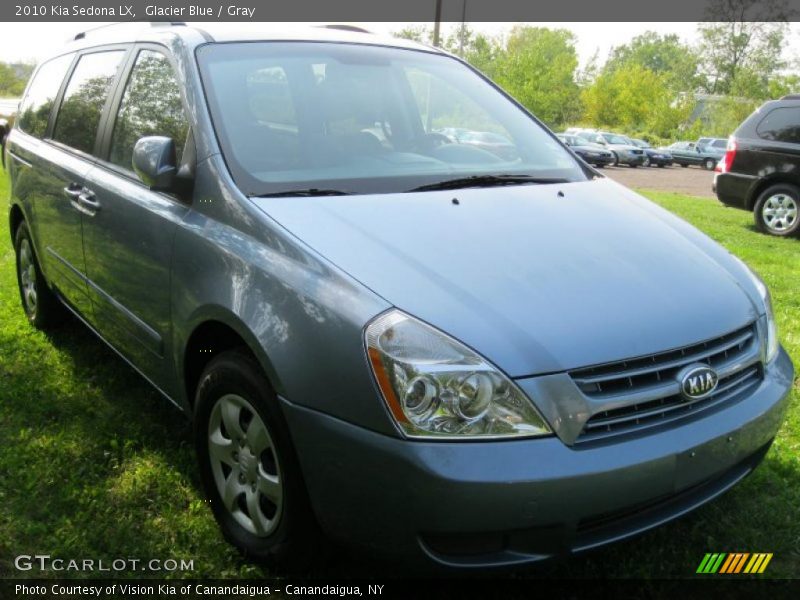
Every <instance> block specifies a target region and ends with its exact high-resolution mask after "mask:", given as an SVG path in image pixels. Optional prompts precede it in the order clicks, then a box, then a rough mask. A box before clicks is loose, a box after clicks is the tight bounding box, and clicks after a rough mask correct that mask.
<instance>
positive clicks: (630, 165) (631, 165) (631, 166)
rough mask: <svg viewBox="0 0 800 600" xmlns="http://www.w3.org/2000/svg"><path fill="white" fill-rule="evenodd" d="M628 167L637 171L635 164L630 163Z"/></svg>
mask: <svg viewBox="0 0 800 600" xmlns="http://www.w3.org/2000/svg"><path fill="white" fill-rule="evenodd" d="M628 166H629V167H630V168H631V169H638V168H639V165H637V164H636V163H631V164H629V165H628Z"/></svg>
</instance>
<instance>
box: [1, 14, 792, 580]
mask: <svg viewBox="0 0 800 600" xmlns="http://www.w3.org/2000/svg"><path fill="white" fill-rule="evenodd" d="M250 31H253V30H250ZM310 82H311V83H312V84H311V85H309V83H310ZM420 82H423V83H424V85H419V83H420ZM262 84H268V85H262ZM429 94H430V95H431V97H433V98H436V99H437V101H436V102H435V103H430V102H427V100H428V95H429ZM464 106H474V107H481V111H480V114H478V115H476V114H475V113H474V112H471V111H465V110H463V107H464ZM423 110H431V111H433V112H432V113H429V114H423V112H422V111H423ZM431 123H436V124H437V127H454V128H465V129H469V130H471V131H478V130H481V128H483V129H484V130H486V129H488V130H491V131H503V132H505V133H504V134H503V135H504V137H505V138H507V140H508V142H509V143H510V144H512V145H513V146H514V149H515V154H516V158H515V159H514V160H506V159H504V158H502V157H501V156H500V155H498V154H497V153H495V152H492V151H488V150H486V149H485V148H483V147H478V146H471V145H469V144H463V143H462V144H458V143H452V142H450V141H449V140H447V139H444V136H443V135H442V134H441V133H438V132H435V131H433V130H432V129H431ZM375 128H378V129H379V130H380V131H382V132H383V133H384V135H383V136H382V137H381V138H379V137H378V136H376V135H375V134H373V133H372V131H371V130H373V129H375ZM431 134H433V135H431ZM609 145H610V146H611V147H612V148H614V147H615V146H616V144H615V143H614V142H613V139H612V141H611V142H609ZM639 151H640V152H641V150H639ZM8 155H9V157H10V163H9V170H10V181H11V209H10V214H9V220H8V221H7V222H8V223H9V224H10V230H11V236H12V238H13V240H14V249H15V253H16V272H17V282H18V284H19V291H20V298H21V302H22V307H23V309H24V313H25V315H26V317H27V319H28V320H29V321H30V323H31V324H32V325H33V326H35V327H39V328H47V327H52V326H55V325H57V323H58V321H59V319H60V318H61V317H62V316H63V312H64V310H67V311H70V312H72V313H74V314H75V315H77V316H78V318H79V319H80V320H81V321H83V322H84V323H85V324H86V325H87V326H88V327H89V328H91V329H92V330H93V331H94V332H95V333H97V335H98V336H100V337H101V338H102V339H103V340H105V341H106V342H107V343H108V344H109V345H110V346H111V347H112V348H113V349H114V350H115V351H116V352H117V353H119V355H120V356H122V357H123V358H124V359H125V360H126V361H128V362H129V363H130V364H132V365H133V366H134V367H135V368H136V369H137V370H138V371H139V372H140V373H142V374H143V375H144V376H145V377H146V378H147V380H148V381H149V382H151V383H152V384H153V385H154V386H155V387H156V388H157V389H158V390H159V391H160V392H161V393H162V394H163V395H164V396H165V397H166V398H167V399H168V400H170V401H171V402H172V403H174V404H175V405H176V406H177V407H178V408H179V409H180V410H182V411H183V412H184V413H185V414H186V415H188V416H189V417H190V418H191V419H192V420H193V422H194V444H195V449H196V453H197V458H198V464H199V471H200V481H201V482H202V485H203V487H204V490H205V493H206V494H207V496H208V498H209V501H210V508H211V510H212V512H213V514H214V516H215V517H216V519H217V522H218V523H219V526H220V527H221V529H222V531H223V533H224V535H225V537H226V538H227V539H228V540H229V541H230V542H231V543H233V544H234V545H236V546H237V547H238V548H240V549H241V550H242V551H243V552H244V553H245V554H246V556H248V557H251V558H261V559H266V560H269V561H273V562H283V563H289V564H291V565H295V566H297V564H298V562H297V561H304V560H307V559H308V557H309V556H312V555H313V552H314V551H315V550H316V549H317V548H319V547H320V532H324V533H327V534H328V535H330V536H332V537H334V538H337V539H340V540H344V541H347V542H349V543H353V544H359V545H361V546H362V547H364V548H367V549H368V550H369V552H372V553H378V552H383V553H387V554H390V555H394V556H399V557H403V558H404V560H405V561H406V562H403V564H407V563H408V562H410V561H411V560H412V559H419V560H424V561H433V562H435V563H438V564H440V565H446V566H449V567H461V568H474V567H477V566H480V567H486V566H500V565H512V564H513V565H518V564H520V563H525V562H534V561H539V560H542V559H543V558H547V557H551V556H556V555H561V554H564V553H572V552H580V551H583V550H586V549H589V548H595V547H597V546H600V545H602V544H607V543H610V542H613V541H617V540H621V539H623V538H626V537H629V536H632V535H635V534H638V533H640V532H642V531H645V530H647V529H650V528H652V527H655V526H657V525H661V524H663V523H666V522H668V521H670V520H671V519H675V518H677V517H679V516H681V515H684V514H686V513H687V512H688V511H689V510H691V509H694V508H696V507H698V506H700V505H702V504H704V503H706V502H708V501H710V500H712V499H713V498H716V497H717V496H719V495H720V494H721V493H723V492H724V491H725V490H727V489H729V488H730V487H732V486H733V485H735V484H736V483H737V482H738V481H740V480H741V479H742V478H743V477H744V476H745V475H747V474H748V473H749V472H750V471H752V470H753V469H754V468H755V467H756V466H757V465H758V463H759V462H760V461H761V459H762V458H763V457H764V455H765V453H766V452H767V450H768V448H769V446H770V444H771V442H772V440H773V438H774V436H775V434H776V432H777V430H778V427H779V426H780V424H781V421H782V419H783V415H784V413H785V410H786V407H787V403H788V399H789V396H788V394H789V392H790V389H791V387H792V382H793V378H794V373H793V366H792V363H791V361H790V360H789V357H788V355H787V354H786V352H785V351H784V350H783V349H782V348H781V347H780V345H779V343H778V337H777V334H776V331H775V323H774V318H773V314H772V309H771V306H770V300H769V293H768V291H767V289H766V287H765V286H764V284H763V283H762V282H761V280H760V279H759V278H758V276H757V275H756V274H754V273H753V272H752V271H750V270H749V269H748V268H747V267H746V266H745V264H744V263H742V262H741V261H739V260H738V259H736V258H735V257H734V256H732V255H731V254H730V253H729V252H728V251H727V250H725V249H724V248H722V247H721V246H719V245H717V244H716V243H715V242H714V241H712V240H711V239H709V238H708V237H706V236H705V235H703V234H702V233H700V232H699V231H698V230H696V229H694V228H693V227H690V226H689V225H688V224H686V223H685V222H683V221H681V220H680V219H679V218H677V217H675V216H673V215H671V214H669V213H668V212H666V211H664V210H663V209H661V208H659V207H658V206H656V205H654V204H653V203H651V202H650V201H648V200H647V199H645V198H643V197H641V196H639V195H637V194H636V193H634V192H632V191H630V190H628V189H626V188H625V187H623V186H621V185H619V184H617V183H615V182H614V181H612V180H610V179H606V178H596V177H595V173H594V171H593V170H592V169H591V168H590V167H588V166H587V165H586V164H585V163H584V162H583V161H579V160H577V159H576V157H575V156H574V155H573V154H572V153H570V152H568V151H567V149H566V148H564V146H563V144H561V143H559V142H558V140H557V139H556V138H555V137H554V136H553V134H551V133H550V131H549V130H548V129H547V128H546V127H544V126H543V125H542V124H541V123H540V122H539V121H537V120H536V119H535V118H534V117H532V116H531V115H530V114H529V113H528V112H527V111H525V110H523V109H521V108H520V107H519V105H518V104H516V103H515V102H513V101H512V100H511V99H510V98H509V97H508V96H506V95H505V94H504V93H503V92H502V91H500V90H499V89H498V88H496V87H495V86H494V84H492V83H491V82H490V81H488V80H487V79H486V78H484V77H483V76H482V75H481V74H480V73H478V72H477V71H475V70H473V69H472V68H471V67H470V66H468V65H467V64H465V63H463V62H461V61H460V60H458V59H456V58H454V57H452V56H450V55H449V54H446V53H443V52H439V51H438V50H436V49H433V48H430V47H428V46H425V45H421V44H417V43H415V42H411V41H408V40H399V39H396V38H390V37H380V36H377V35H369V34H366V33H355V32H349V31H341V30H333V29H323V28H309V29H307V30H303V31H301V32H299V33H296V34H295V33H291V32H287V31H286V30H285V29H280V30H276V31H275V33H274V34H271V33H269V30H268V29H259V30H257V31H256V32H254V33H250V34H244V33H240V32H237V31H235V30H231V29H230V28H225V29H219V28H217V27H216V26H215V24H214V23H203V25H202V30H198V29H197V28H195V27H194V26H191V25H183V26H180V27H178V26H172V27H171V26H165V25H163V24H162V25H161V26H158V27H146V26H145V27H142V28H141V29H138V28H135V29H134V30H133V31H132V30H131V28H130V26H129V24H128V25H127V26H126V27H124V28H116V27H114V26H111V27H106V28H103V29H99V30H94V31H90V32H87V33H85V34H81V35H79V36H77V37H76V39H75V41H74V42H72V43H71V44H69V45H68V46H67V47H66V48H63V49H61V50H59V51H58V53H57V54H55V55H53V57H51V58H49V59H47V60H45V61H44V63H43V64H41V65H40V66H39V67H38V69H37V70H36V72H35V74H34V76H33V80H32V83H31V84H30V86H29V88H28V91H27V93H26V96H25V99H24V100H23V103H22V107H21V112H20V116H19V118H18V120H17V123H16V124H15V127H14V129H13V130H12V132H11V134H10V136H9V139H8ZM640 156H642V154H640ZM36 414H38V413H36V411H33V413H32V415H36ZM148 416H150V415H148V411H147V410H146V409H144V408H143V409H142V418H147V417H148ZM35 418H36V417H35V416H32V417H31V423H30V426H31V427H36V426H37V423H36V422H35ZM86 460H88V458H87V459H86ZM76 468H77V467H76ZM765 493H766V492H765Z"/></svg>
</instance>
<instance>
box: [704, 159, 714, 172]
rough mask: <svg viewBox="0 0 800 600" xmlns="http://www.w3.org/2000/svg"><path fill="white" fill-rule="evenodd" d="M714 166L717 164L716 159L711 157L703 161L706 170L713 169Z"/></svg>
mask: <svg viewBox="0 0 800 600" xmlns="http://www.w3.org/2000/svg"><path fill="white" fill-rule="evenodd" d="M716 166H717V161H715V160H714V159H713V158H707V159H705V160H704V161H703V168H704V169H705V170H706V171H713V170H714V167H716Z"/></svg>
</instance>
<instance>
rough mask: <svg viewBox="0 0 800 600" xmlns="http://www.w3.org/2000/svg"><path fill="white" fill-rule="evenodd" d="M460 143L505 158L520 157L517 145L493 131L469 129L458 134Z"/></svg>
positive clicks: (513, 158)
mask: <svg viewBox="0 0 800 600" xmlns="http://www.w3.org/2000/svg"><path fill="white" fill-rule="evenodd" d="M458 143H460V144H468V145H470V146H474V147H475V148H481V149H482V150H486V151H488V152H491V153H492V154H495V155H497V156H499V157H500V158H503V159H505V160H515V159H516V158H517V157H518V153H517V147H516V145H515V144H514V143H513V142H511V140H510V139H508V138H507V137H506V136H504V135H502V134H500V133H496V132H493V131H467V132H465V133H462V134H460V135H458Z"/></svg>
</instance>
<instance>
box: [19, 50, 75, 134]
mask: <svg viewBox="0 0 800 600" xmlns="http://www.w3.org/2000/svg"><path fill="white" fill-rule="evenodd" d="M74 56H75V55H74V54H65V55H64V56H59V57H58V58H54V59H53V60H50V61H48V62H46V63H44V64H43V65H42V66H41V67H39V70H38V71H36V75H35V76H34V79H33V82H32V83H31V85H30V88H28V93H27V94H25V98H24V99H23V100H22V103H21V104H20V107H19V119H17V126H18V127H19V128H20V129H21V130H22V131H24V132H25V133H29V134H30V135H33V136H36V137H38V138H41V137H43V136H44V134H45V131H46V130H47V121H48V120H49V119H50V111H51V110H52V108H53V102H54V101H55V99H56V96H57V95H58V90H59V89H60V88H61V83H62V82H63V81H64V76H65V75H66V74H67V69H69V66H70V65H71V64H72V59H73V57H74Z"/></svg>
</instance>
